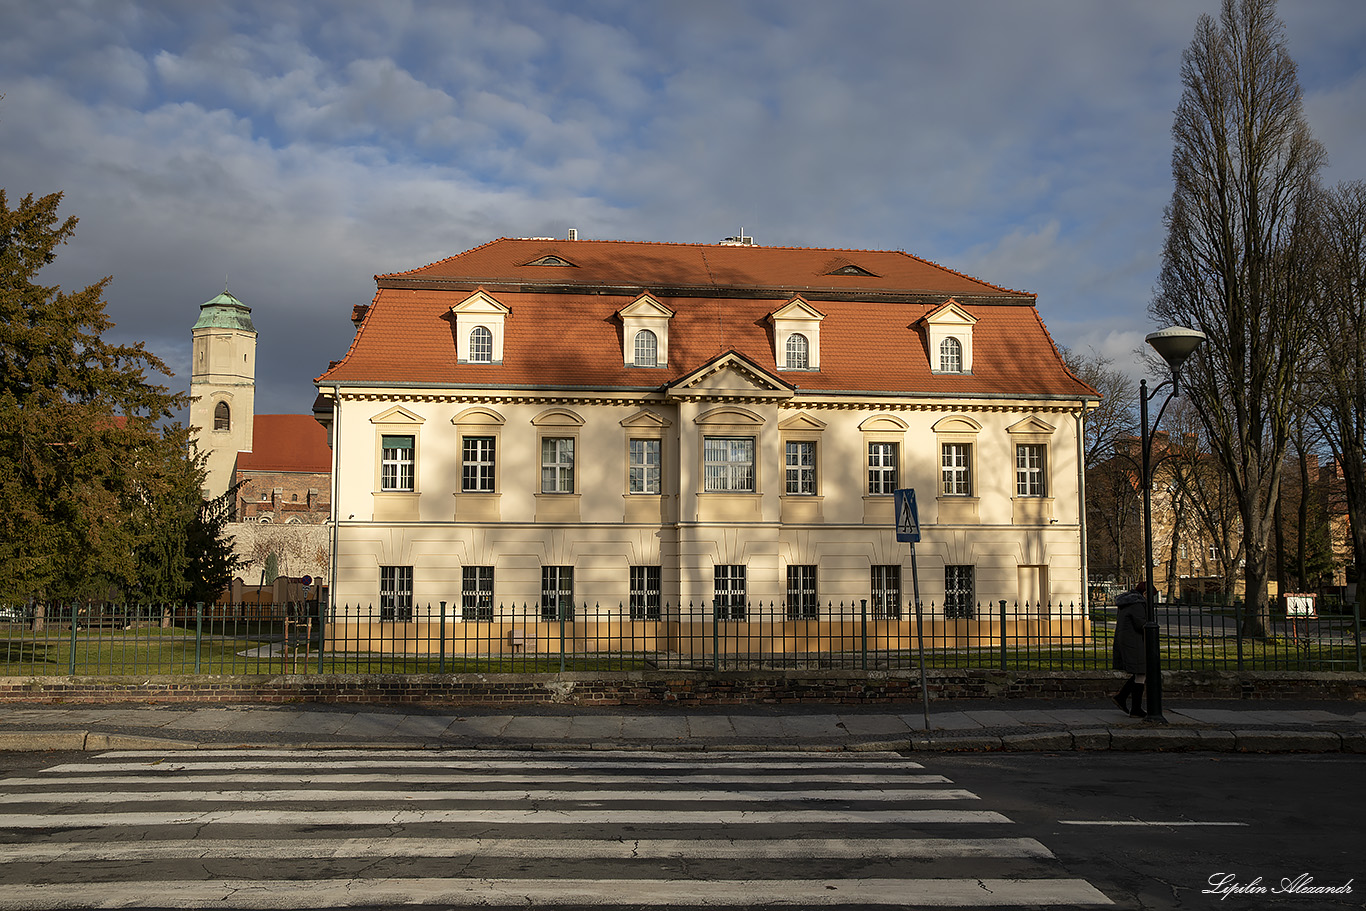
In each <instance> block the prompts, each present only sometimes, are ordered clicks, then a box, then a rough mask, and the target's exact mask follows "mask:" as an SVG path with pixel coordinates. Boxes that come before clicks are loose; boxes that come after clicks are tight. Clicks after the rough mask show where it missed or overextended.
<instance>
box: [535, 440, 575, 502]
mask: <svg viewBox="0 0 1366 911" xmlns="http://www.w3.org/2000/svg"><path fill="white" fill-rule="evenodd" d="M573 492H574V438H573V437H544V438H543V439H542V440H541V493H573Z"/></svg>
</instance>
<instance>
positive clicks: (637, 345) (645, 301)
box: [617, 294, 674, 367]
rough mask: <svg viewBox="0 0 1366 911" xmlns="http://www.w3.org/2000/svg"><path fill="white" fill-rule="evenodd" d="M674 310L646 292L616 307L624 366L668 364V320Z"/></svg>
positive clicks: (661, 365)
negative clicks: (623, 305)
mask: <svg viewBox="0 0 1366 911" xmlns="http://www.w3.org/2000/svg"><path fill="white" fill-rule="evenodd" d="M673 315H674V312H673V311H672V310H670V309H669V308H668V307H666V306H664V305H663V304H661V303H660V302H659V301H657V300H655V299H654V298H653V297H651V296H650V295H648V294H642V295H641V296H640V297H638V298H636V299H635V300H633V301H631V303H629V304H627V305H626V306H625V307H622V308H621V309H620V310H618V311H617V317H618V318H619V319H620V320H621V360H622V363H623V364H625V365H626V366H627V367H667V366H668V365H669V320H670V319H672V318H673Z"/></svg>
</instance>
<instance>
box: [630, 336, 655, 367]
mask: <svg viewBox="0 0 1366 911" xmlns="http://www.w3.org/2000/svg"><path fill="white" fill-rule="evenodd" d="M635 349H636V350H635V361H634V362H633V363H634V364H635V366H637V367H658V366H659V338H658V337H657V336H656V335H655V334H654V333H653V332H651V331H650V330H649V329H641V330H640V331H639V332H637V333H636V345H635Z"/></svg>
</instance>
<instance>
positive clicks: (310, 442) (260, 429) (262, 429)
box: [237, 414, 332, 474]
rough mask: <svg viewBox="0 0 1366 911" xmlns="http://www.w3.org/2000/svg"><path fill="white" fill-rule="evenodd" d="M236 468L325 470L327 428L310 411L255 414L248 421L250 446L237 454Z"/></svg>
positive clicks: (327, 464) (327, 469)
mask: <svg viewBox="0 0 1366 911" xmlns="http://www.w3.org/2000/svg"><path fill="white" fill-rule="evenodd" d="M237 470H238V471H303V472H316V473H322V474H325V473H328V472H330V471H331V470H332V450H331V449H330V448H328V445H327V431H326V430H324V429H323V427H322V425H321V424H319V423H318V422H317V421H316V420H314V418H313V416H312V415H311V414H258V415H256V417H255V419H254V420H253V422H252V449H251V451H249V452H239V453H238V454H237Z"/></svg>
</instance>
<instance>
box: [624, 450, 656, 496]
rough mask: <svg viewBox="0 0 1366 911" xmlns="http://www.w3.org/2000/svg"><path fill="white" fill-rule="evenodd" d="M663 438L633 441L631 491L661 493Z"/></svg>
mask: <svg viewBox="0 0 1366 911" xmlns="http://www.w3.org/2000/svg"><path fill="white" fill-rule="evenodd" d="M662 449H663V442H662V441H661V440H632V441H631V493H656V494H657V493H659V492H660V484H659V470H660V452H661V450H662Z"/></svg>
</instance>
